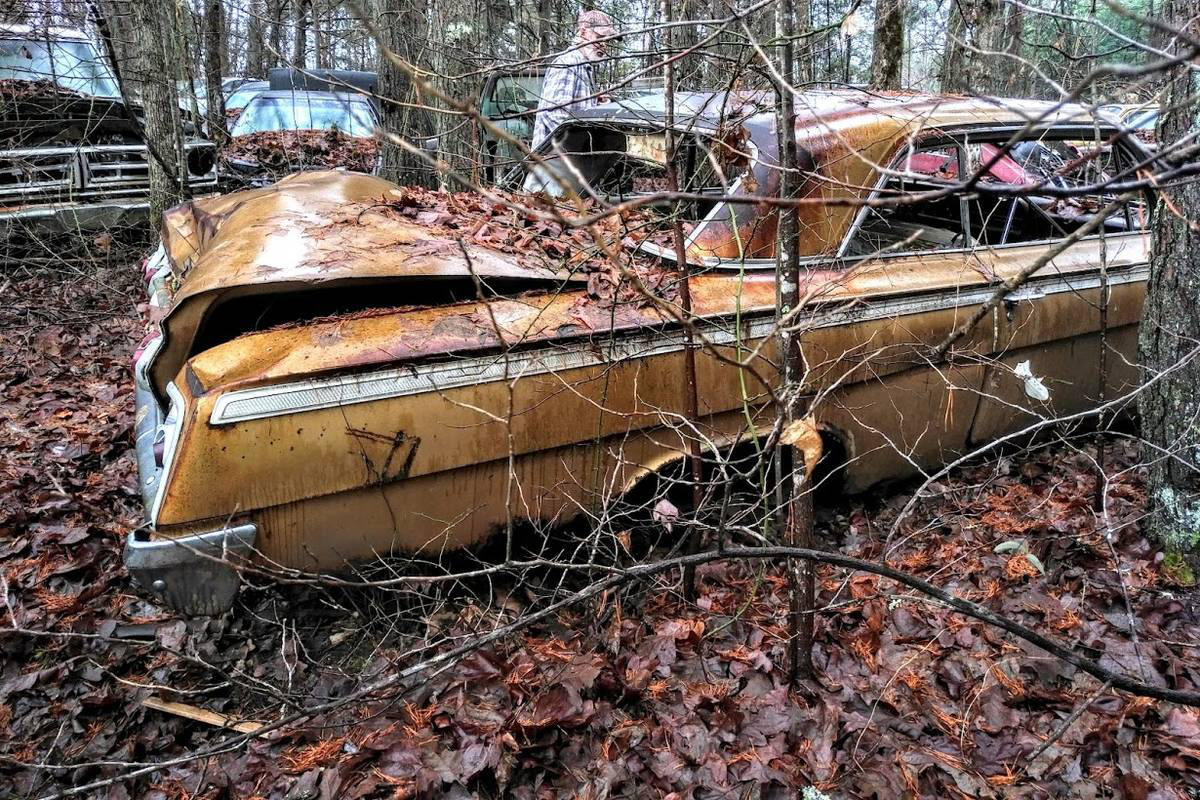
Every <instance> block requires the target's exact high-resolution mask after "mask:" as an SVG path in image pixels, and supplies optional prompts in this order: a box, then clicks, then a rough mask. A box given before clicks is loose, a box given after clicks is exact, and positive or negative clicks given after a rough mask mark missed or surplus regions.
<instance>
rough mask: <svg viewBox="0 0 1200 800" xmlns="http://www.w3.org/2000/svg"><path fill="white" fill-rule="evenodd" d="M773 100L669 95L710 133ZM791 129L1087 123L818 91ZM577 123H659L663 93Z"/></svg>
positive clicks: (1075, 115) (1069, 111) (1082, 111)
mask: <svg viewBox="0 0 1200 800" xmlns="http://www.w3.org/2000/svg"><path fill="white" fill-rule="evenodd" d="M774 102H775V101H774V96H773V94H772V93H771V92H765V91H752V92H747V91H739V92H718V91H708V92H702V91H696V92H676V93H675V118H676V125H677V126H678V127H688V126H689V125H690V124H695V123H700V124H704V123H708V125H709V126H711V127H715V126H716V125H717V123H719V122H720V120H721V119H722V118H728V117H731V116H732V117H734V118H742V119H745V118H752V117H755V116H769V115H773V114H774V113H775V111H774ZM795 105H796V124H797V127H798V128H801V129H805V128H814V129H815V128H821V127H826V126H828V127H830V128H832V129H836V130H839V131H848V130H853V129H856V128H867V129H872V128H877V127H879V125H880V124H881V123H882V124H883V126H884V127H886V128H909V127H911V126H912V125H914V124H916V125H919V126H920V127H925V128H944V127H959V126H966V125H984V124H996V125H1012V124H1025V123H1027V122H1029V121H1031V120H1034V119H1040V120H1041V123H1040V124H1041V125H1043V126H1045V125H1053V124H1057V123H1062V122H1067V121H1070V122H1077V123H1083V122H1087V121H1090V120H1092V119H1093V116H1092V115H1091V113H1090V112H1088V110H1087V109H1086V108H1084V107H1083V106H1080V105H1074V104H1064V103H1054V102H1051V101H1044V100H1021V99H1010V98H981V97H967V96H963V95H938V94H927V93H920V92H891V91H871V90H867V89H825V90H809V91H804V92H798V93H796V95H795ZM574 116H575V118H576V119H580V120H588V121H596V122H599V121H602V120H603V121H613V122H621V121H628V122H645V123H648V122H658V123H661V122H663V121H664V120H665V119H666V94H665V92H663V91H662V90H647V91H640V92H631V93H629V94H626V95H623V96H619V97H617V98H615V99H613V100H612V101H610V102H607V103H600V104H597V105H594V106H591V107H589V108H587V109H584V110H582V111H577V112H575V114H574Z"/></svg>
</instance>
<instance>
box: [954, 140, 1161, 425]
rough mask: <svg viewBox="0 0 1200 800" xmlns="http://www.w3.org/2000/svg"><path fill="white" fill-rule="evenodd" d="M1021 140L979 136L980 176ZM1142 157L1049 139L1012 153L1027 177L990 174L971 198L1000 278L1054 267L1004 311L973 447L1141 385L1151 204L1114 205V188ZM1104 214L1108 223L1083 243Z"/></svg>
mask: <svg viewBox="0 0 1200 800" xmlns="http://www.w3.org/2000/svg"><path fill="white" fill-rule="evenodd" d="M1012 133H1013V132H1011V131H995V132H987V133H977V134H974V135H972V136H971V137H969V138H968V139H967V140H966V146H965V151H966V153H967V156H968V159H969V161H970V166H971V168H972V170H978V169H980V168H982V167H984V166H986V165H987V163H988V162H989V160H995V156H994V155H992V153H995V152H996V151H998V150H999V149H1000V147H1001V146H1002V145H1003V143H1004V142H1005V141H1006V140H1008V139H1009V138H1010V137H1011V136H1012ZM1144 158H1145V154H1144V152H1141V151H1140V150H1139V149H1138V148H1136V146H1135V145H1133V144H1132V143H1131V142H1130V141H1129V139H1127V138H1126V137H1125V136H1116V135H1115V131H1110V132H1107V133H1104V132H1100V131H1098V130H1097V129H1094V128H1093V129H1090V130H1089V129H1088V128H1069V127H1064V128H1059V129H1051V130H1048V131H1042V132H1038V133H1035V134H1031V135H1028V136H1026V137H1023V139H1022V140H1021V141H1019V142H1017V143H1016V144H1015V145H1014V146H1013V147H1012V148H1011V153H1010V157H1009V160H1010V161H1012V162H1014V165H1015V166H1017V167H1019V170H1020V171H1019V172H1018V171H1016V170H1009V171H1008V172H1006V173H997V174H985V180H984V181H983V182H982V183H981V189H984V190H986V191H981V192H979V193H976V194H974V195H973V196H972V197H971V198H970V200H969V210H970V224H971V229H972V235H973V237H974V238H975V240H976V242H977V243H978V244H979V245H980V246H982V247H986V248H987V250H988V254H989V259H990V262H991V264H992V266H993V269H994V270H995V272H996V274H997V275H998V276H1001V277H1009V276H1012V275H1015V274H1017V273H1018V272H1020V271H1022V270H1028V269H1029V268H1031V267H1033V266H1035V265H1037V264H1040V263H1041V262H1046V263H1045V264H1044V266H1042V267H1041V268H1040V269H1038V270H1037V272H1035V273H1034V274H1033V275H1032V276H1031V277H1030V278H1029V279H1028V280H1027V281H1026V282H1025V283H1024V284H1023V285H1022V286H1021V287H1020V288H1018V289H1017V290H1016V291H1015V292H1013V293H1012V294H1010V295H1009V297H1008V298H1007V299H1006V301H1005V302H1004V303H1003V305H1002V306H1000V307H998V308H997V309H996V311H995V312H994V315H993V316H994V319H993V320H992V327H993V329H994V331H995V336H996V346H995V348H994V352H993V355H992V359H991V361H990V363H989V364H988V368H987V378H986V381H985V383H984V389H983V398H982V399H981V402H980V404H979V409H978V412H977V416H976V420H975V423H974V426H973V427H972V430H971V436H970V439H971V441H972V442H985V441H990V440H992V439H994V438H996V437H997V436H1000V435H1003V434H1004V433H1007V432H1009V431H1012V430H1015V429H1016V428H1019V427H1024V426H1027V425H1029V424H1030V423H1032V422H1034V421H1036V420H1038V419H1055V418H1059V417H1064V416H1068V415H1075V414H1079V413H1082V412H1087V411H1089V410H1092V409H1095V408H1097V407H1098V406H1100V405H1101V404H1102V403H1104V402H1105V401H1107V400H1112V399H1113V398H1115V397H1118V396H1120V395H1122V394H1126V393H1128V392H1129V391H1130V390H1132V389H1133V388H1134V387H1136V385H1137V383H1138V379H1139V375H1138V369H1137V366H1136V364H1137V358H1136V356H1137V326H1138V322H1139V320H1140V317H1141V309H1142V304H1143V301H1144V299H1145V291H1146V278H1147V276H1148V271H1149V267H1148V265H1147V259H1148V257H1149V247H1148V245H1149V241H1148V235H1147V232H1146V230H1145V226H1146V221H1147V213H1148V209H1149V205H1148V203H1147V200H1146V198H1145V197H1143V196H1136V197H1134V198H1133V199H1131V200H1130V201H1129V202H1127V203H1125V204H1123V205H1121V204H1117V205H1114V201H1116V200H1117V199H1118V198H1117V194H1116V193H1115V192H1113V191H1112V190H1111V189H1110V188H1107V187H1109V186H1111V185H1112V184H1114V183H1115V182H1117V181H1119V180H1133V179H1136V169H1137V166H1138V163H1139V161H1142V160H1143V159H1144ZM995 190H999V191H997V192H996V193H992V192H993V191H995ZM1000 191H1013V192H1014V193H1012V194H1003V193H999V192H1000ZM1106 209H1107V211H1106ZM1102 212H1103V213H1105V217H1104V220H1103V222H1102V223H1099V224H1096V225H1095V229H1094V230H1093V231H1092V232H1091V233H1090V234H1089V235H1086V236H1082V237H1080V236H1079V234H1078V232H1079V231H1080V230H1081V229H1083V228H1084V226H1085V225H1087V224H1088V223H1089V221H1091V220H1092V218H1093V217H1094V216H1095V215H1096V214H1098V213H1102ZM1072 238H1077V239H1078V241H1075V242H1074V243H1073V244H1072V243H1070V242H1071V240H1072ZM1023 365H1024V366H1023ZM1029 376H1032V378H1031V377H1029ZM1035 381H1036V382H1035ZM1039 384H1040V386H1041V387H1044V391H1043V390H1042V389H1040V388H1039Z"/></svg>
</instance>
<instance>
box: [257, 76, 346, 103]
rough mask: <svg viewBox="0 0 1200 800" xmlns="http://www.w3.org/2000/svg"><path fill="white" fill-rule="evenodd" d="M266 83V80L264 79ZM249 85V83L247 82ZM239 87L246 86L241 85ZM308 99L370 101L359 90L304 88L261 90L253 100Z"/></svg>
mask: <svg viewBox="0 0 1200 800" xmlns="http://www.w3.org/2000/svg"><path fill="white" fill-rule="evenodd" d="M264 83H265V81H264ZM247 85H248V84H247ZM238 88H245V87H244V86H240V87H238ZM289 98H290V99H297V100H298V99H308V100H340V101H342V102H362V103H367V102H369V100H368V98H367V97H366V95H362V94H359V93H357V92H310V91H305V90H303V89H268V90H267V91H265V92H260V93H259V95H258V97H256V98H254V101H253V102H258V101H259V100H263V99H266V100H286V99H289Z"/></svg>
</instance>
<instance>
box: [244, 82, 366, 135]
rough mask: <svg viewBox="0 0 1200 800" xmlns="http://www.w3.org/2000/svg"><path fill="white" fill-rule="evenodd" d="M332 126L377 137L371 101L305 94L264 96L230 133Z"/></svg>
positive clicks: (346, 131)
mask: <svg viewBox="0 0 1200 800" xmlns="http://www.w3.org/2000/svg"><path fill="white" fill-rule="evenodd" d="M231 107H232V106H231ZM331 128H336V129H337V130H338V131H341V132H342V133H345V134H348V135H350V136H358V137H363V138H369V137H372V136H374V135H375V118H374V115H373V114H372V113H371V105H370V103H368V102H367V101H366V100H363V99H359V98H346V99H343V98H335V97H320V98H317V97H309V96H305V95H304V94H302V93H297V94H295V95H289V96H286V97H262V96H260V97H258V98H256V99H255V100H254V101H253V102H251V103H250V104H249V105H248V106H246V110H245V111H243V112H242V114H241V116H240V117H238V121H237V124H236V125H234V127H233V130H232V131H231V132H230V133H231V135H233V136H245V135H247V134H251V133H263V132H265V131H307V130H319V131H325V130H329V129H331Z"/></svg>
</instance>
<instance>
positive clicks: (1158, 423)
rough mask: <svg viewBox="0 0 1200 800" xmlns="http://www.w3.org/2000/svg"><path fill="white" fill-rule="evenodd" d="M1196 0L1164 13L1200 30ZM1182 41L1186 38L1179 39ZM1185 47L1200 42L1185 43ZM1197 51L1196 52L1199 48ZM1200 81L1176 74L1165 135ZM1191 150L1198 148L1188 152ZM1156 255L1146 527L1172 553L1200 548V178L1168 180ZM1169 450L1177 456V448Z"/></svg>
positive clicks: (1183, 119)
mask: <svg viewBox="0 0 1200 800" xmlns="http://www.w3.org/2000/svg"><path fill="white" fill-rule="evenodd" d="M1194 14H1195V5H1194V0H1165V2H1164V3H1163V14H1162V18H1163V19H1164V21H1165V22H1166V23H1167V24H1168V25H1173V26H1174V27H1176V28H1178V29H1180V30H1188V31H1190V33H1191V35H1192V36H1193V37H1194V36H1196V35H1197V33H1200V23H1198V22H1197V20H1196V18H1195V16H1194ZM1177 42H1178V40H1177ZM1176 48H1177V50H1178V52H1186V50H1190V49H1191V48H1190V47H1189V46H1188V45H1187V44H1186V43H1183V42H1178V43H1177V45H1176ZM1191 57H1192V59H1195V58H1196V54H1195V53H1194V52H1193V53H1192V54H1191ZM1198 89H1200V80H1197V77H1196V74H1195V72H1194V71H1193V70H1192V69H1190V68H1189V65H1188V64H1187V62H1184V63H1183V64H1181V65H1178V66H1176V67H1175V68H1174V69H1173V70H1171V71H1170V73H1169V74H1168V76H1167V84H1166V87H1165V90H1164V96H1163V101H1162V103H1163V113H1162V116H1161V118H1160V119H1159V123H1158V141H1159V142H1160V143H1162V146H1163V148H1164V149H1165V150H1167V152H1170V150H1169V148H1170V144H1171V143H1173V142H1178V141H1180V140H1181V139H1183V137H1184V136H1186V135H1187V134H1189V133H1192V134H1193V135H1194V132H1195V131H1196V129H1197V127H1198V126H1200V107H1198V106H1197V104H1196V92H1197V90H1198ZM1198 149H1200V148H1197V146H1196V145H1194V144H1193V145H1192V146H1191V147H1189V148H1187V149H1186V150H1184V151H1182V152H1178V153H1177V154H1174V155H1172V156H1171V157H1170V158H1171V160H1172V161H1174V162H1180V163H1181V162H1184V161H1188V160H1192V159H1195V158H1197V156H1200V152H1198ZM1189 151H1190V152H1189ZM1151 235H1152V243H1153V248H1152V252H1153V255H1152V256H1151V259H1150V280H1149V284H1148V285H1147V288H1146V304H1145V306H1144V310H1143V312H1142V325H1141V334H1140V337H1139V342H1138V351H1139V361H1140V362H1141V364H1142V365H1143V369H1144V370H1145V374H1146V375H1147V376H1149V375H1154V374H1158V373H1161V372H1164V371H1166V372H1167V373H1168V374H1167V376H1166V377H1165V378H1164V379H1162V380H1161V381H1159V382H1158V383H1157V384H1156V385H1155V386H1154V387H1152V388H1151V389H1148V390H1146V391H1144V392H1142V393H1141V394H1140V395H1139V400H1138V410H1139V412H1140V414H1141V420H1142V436H1143V438H1144V439H1145V441H1146V447H1145V458H1146V462H1147V463H1148V464H1150V469H1149V473H1148V476H1147V487H1146V488H1147V494H1148V495H1149V500H1150V508H1149V515H1148V516H1147V518H1146V530H1147V532H1148V533H1149V534H1150V535H1151V536H1152V537H1153V538H1154V539H1155V540H1157V541H1158V542H1160V543H1161V544H1162V545H1163V546H1164V547H1165V548H1166V549H1167V550H1168V551H1169V552H1170V553H1172V554H1176V555H1179V554H1187V555H1190V556H1191V557H1192V559H1193V562H1195V560H1196V556H1197V555H1198V554H1200V427H1198V423H1197V419H1198V418H1200V393H1198V392H1197V391H1196V387H1197V386H1198V385H1200V360H1195V359H1194V360H1192V361H1190V362H1188V363H1187V364H1185V365H1183V366H1180V360H1181V358H1182V356H1183V355H1184V354H1185V353H1187V352H1188V351H1190V350H1192V349H1193V348H1195V346H1196V335H1197V331H1200V183H1197V182H1195V181H1185V182H1183V183H1182V184H1179V185H1176V186H1174V187H1173V188H1169V189H1164V190H1163V192H1162V195H1161V196H1160V198H1159V200H1158V207H1157V208H1156V209H1155V214H1154V221H1153V228H1152V234H1151ZM1168 454H1169V455H1168Z"/></svg>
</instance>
